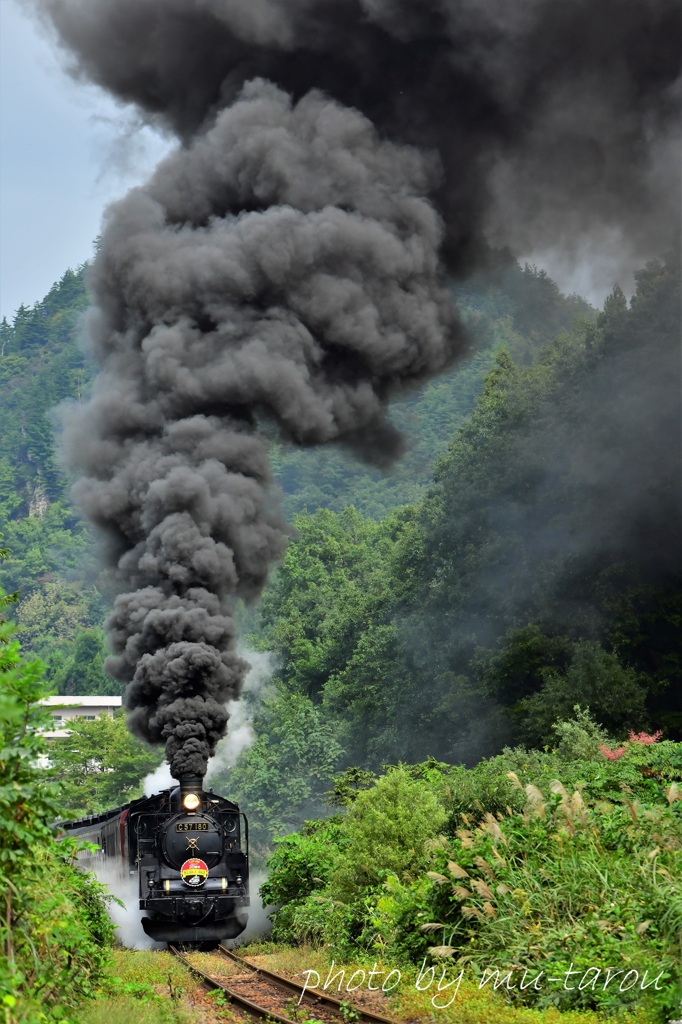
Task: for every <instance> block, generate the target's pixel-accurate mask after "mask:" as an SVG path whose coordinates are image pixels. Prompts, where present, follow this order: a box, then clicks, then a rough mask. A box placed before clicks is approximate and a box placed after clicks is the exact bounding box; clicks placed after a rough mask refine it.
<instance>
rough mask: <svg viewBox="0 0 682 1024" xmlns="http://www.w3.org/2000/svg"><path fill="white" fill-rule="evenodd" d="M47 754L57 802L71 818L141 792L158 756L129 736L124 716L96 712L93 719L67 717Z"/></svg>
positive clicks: (92, 812)
mask: <svg viewBox="0 0 682 1024" xmlns="http://www.w3.org/2000/svg"><path fill="white" fill-rule="evenodd" d="M49 758H50V764H51V765H52V769H53V772H54V776H55V778H56V780H57V781H58V783H59V785H60V788H61V802H62V806H63V807H64V808H66V809H67V810H68V811H70V812H71V816H72V817H81V816H83V815H85V814H94V813H96V812H98V811H103V810H107V809H109V808H111V807H117V806H120V805H121V804H124V803H127V802H128V801H129V800H130V799H132V798H133V797H135V796H138V795H140V783H141V782H142V780H143V779H144V777H145V775H148V774H149V772H151V771H153V770H154V769H155V768H157V767H158V766H159V765H160V764H161V761H162V760H163V755H162V752H161V750H160V749H159V748H158V747H149V746H147V745H146V744H145V743H143V741H142V740H140V739H138V738H137V737H136V736H133V735H132V734H131V733H130V732H129V730H128V729H127V728H126V721H125V717H124V716H122V715H121V716H118V717H115V718H113V719H112V718H109V717H108V715H100V716H99V717H98V718H96V719H95V720H94V721H88V720H87V719H85V718H76V719H74V720H73V721H70V722H69V734H68V736H64V737H60V738H59V739H56V740H53V741H52V743H51V745H50V750H49Z"/></svg>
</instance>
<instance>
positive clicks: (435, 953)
mask: <svg viewBox="0 0 682 1024" xmlns="http://www.w3.org/2000/svg"><path fill="white" fill-rule="evenodd" d="M555 732H556V735H557V738H558V741H559V742H558V746H557V748H556V750H554V751H551V752H547V753H544V752H539V751H528V750H526V749H524V748H517V749H514V750H512V749H507V750H505V751H504V753H503V754H501V755H498V756H496V757H494V758H492V759H487V760H483V761H481V762H480V763H479V764H478V765H477V766H476V767H475V768H473V769H466V768H455V769H453V768H451V767H449V766H447V765H445V764H438V763H437V762H434V761H431V762H426V763H425V764H423V765H416V766H405V765H402V766H397V767H394V768H390V769H389V770H388V771H387V773H386V774H384V775H382V776H381V777H380V778H378V779H377V780H376V782H375V783H374V785H373V786H371V788H362V789H360V790H358V791H357V792H356V795H355V798H354V799H352V800H351V802H350V803H349V805H348V806H347V809H346V813H345V814H343V815H340V814H336V815H335V816H334V817H332V818H330V819H327V820H326V821H318V822H314V821H313V822H308V823H307V825H306V826H305V828H304V829H303V830H302V831H301V832H300V833H298V834H294V835H291V836H287V837H286V838H283V839H279V840H277V841H276V843H275V852H274V853H273V855H272V857H271V858H270V862H269V877H268V881H267V882H266V884H265V885H264V886H263V887H262V894H263V897H264V899H265V900H266V901H267V902H269V903H270V904H272V905H279V909H278V910H277V911H276V913H275V914H274V935H275V937H277V938H280V939H284V940H286V941H289V942H311V941H312V942H317V943H323V944H325V945H326V946H329V947H331V950H332V952H333V953H334V954H336V955H338V956H341V957H350V958H352V957H353V956H357V955H359V954H360V953H361V952H364V953H366V954H367V953H371V952H374V953H375V954H380V955H381V957H382V959H383V961H384V962H389V963H391V962H392V963H395V964H398V965H402V964H409V963H414V964H419V963H420V962H422V961H423V960H424V958H426V961H427V963H428V962H429V960H430V959H432V958H435V959H436V960H441V961H442V962H443V963H444V964H446V965H448V969H449V971H450V972H451V973H450V976H451V977H454V976H455V974H456V972H458V971H463V972H464V975H465V976H467V977H470V978H474V979H477V980H479V981H484V979H485V978H486V977H488V980H490V978H492V977H494V978H495V979H496V980H499V978H500V977H503V978H508V979H509V980H508V982H506V983H504V984H503V985H502V991H503V992H504V994H505V996H506V997H507V998H508V999H509V1000H511V1001H516V1002H522V1003H525V1004H527V1005H537V1006H549V1005H556V1006H558V1007H559V1008H561V1009H569V1008H578V1007H582V1008H593V1009H599V1010H601V1011H604V1012H619V1011H621V1010H623V1009H624V1008H625V1007H627V1006H638V1007H640V1006H644V1007H647V1008H648V1015H647V1019H649V1020H651V1021H652V1024H654V1022H655V1021H663V1020H665V1019H667V1017H669V1016H674V1015H677V1014H678V1011H679V1008H680V997H682V974H681V972H680V964H681V963H682V956H681V954H682V902H681V901H680V892H681V891H682V889H681V883H682V874H681V870H682V856H681V853H682V813H681V812H682V806H681V803H680V801H681V800H682V785H681V784H680V780H682V744H677V743H671V742H669V741H668V742H664V743H656V742H655V737H654V736H651V735H649V734H633V736H632V739H630V740H628V741H627V742H626V744H624V745H623V749H622V750H621V752H620V754H618V756H616V757H613V756H609V755H612V754H613V747H609V746H608V745H607V744H606V743H603V742H601V741H602V740H603V739H605V737H604V736H603V732H602V731H601V730H600V729H599V727H598V726H597V725H596V724H595V723H594V722H593V721H592V720H591V719H590V718H589V716H588V715H586V713H585V712H584V711H581V710H580V709H577V715H576V716H575V717H574V718H573V719H571V720H568V721H565V722H560V723H557V724H556V730H555ZM617 749H618V748H617ZM590 751H591V752H592V754H591V756H589V757H588V756H585V755H586V753H587V752H590ZM675 779H677V780H678V781H673V780H675ZM340 781H341V789H342V790H344V791H345V792H346V794H348V789H347V780H346V782H344V780H340ZM366 782H367V780H366V779H364V781H363V785H365V786H366ZM607 969H610V971H611V976H612V977H613V978H615V984H614V983H613V982H610V983H609V984H606V985H605V982H606V981H607V978H608V976H607V974H606V971H607ZM494 970H497V971H499V975H494V976H493V975H492V973H491V972H492V971H494ZM524 971H525V972H526V974H525V975H524ZM567 971H571V972H574V973H573V974H571V975H569V976H568V977H567V983H566V984H565V985H564V984H561V983H560V984H554V983H552V981H551V979H555V980H556V979H560V981H561V980H563V979H564V977H565V976H566V972H567ZM486 972H488V974H486ZM510 972H511V973H510ZM616 972H619V973H616ZM538 977H539V978H540V981H539V982H538V983H537V984H535V979H536V978H538ZM524 978H525V980H526V981H528V979H530V984H526V986H525V988H522V987H521V986H520V984H519V983H520V982H521V981H523V980H524ZM626 978H627V982H626V983H625V984H623V983H624V981H625V979H626ZM543 979H544V980H543ZM484 983H485V981H484ZM491 987H492V986H491ZM495 987H498V986H495Z"/></svg>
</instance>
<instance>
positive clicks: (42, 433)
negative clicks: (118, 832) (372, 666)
mask: <svg viewBox="0 0 682 1024" xmlns="http://www.w3.org/2000/svg"><path fill="white" fill-rule="evenodd" d="M458 299H459V302H460V305H461V307H462V310H463V313H464V316H465V317H466V319H467V321H468V323H469V324H470V328H471V336H472V344H471V356H470V358H469V360H468V361H467V362H466V363H464V364H462V365H461V366H458V367H456V368H455V369H454V370H452V371H451V372H450V373H449V374H447V375H445V376H443V377H441V378H440V379H439V380H436V381H434V382H432V383H431V384H429V385H427V386H426V387H424V388H423V389H422V391H421V392H420V393H419V394H416V395H409V396H405V398H403V399H402V400H399V401H397V402H396V403H395V405H394V410H393V418H394V420H395V422H396V424H397V425H398V426H399V427H400V429H401V430H403V431H404V433H405V436H406V441H407V453H406V455H405V457H404V459H402V460H401V461H400V462H399V463H398V465H397V466H396V467H395V468H394V469H393V471H392V472H390V473H388V474H386V473H383V472H382V471H380V470H378V469H372V468H368V467H366V466H364V465H361V464H360V463H358V462H357V460H355V459H353V458H351V457H350V456H348V455H346V454H344V453H343V451H341V450H338V449H328V448H325V449H319V450H305V451H300V450H296V449H293V448H288V447H285V446H283V445H281V444H275V443H273V446H272V453H271V457H272V464H273V468H274V472H275V475H276V478H277V482H278V484H279V486H280V487H281V490H282V503H283V507H284V511H285V513H286V514H287V516H288V517H290V518H291V517H292V516H293V515H294V514H295V513H297V512H299V511H307V512H314V511H315V510H316V509H317V508H330V509H334V510H335V511H341V510H343V509H344V508H345V507H347V506H348V505H351V504H352V505H354V506H355V507H356V508H357V509H358V510H359V511H361V512H362V513H363V514H364V515H368V516H370V517H372V518H375V519H380V518H381V517H382V516H384V515H386V513H387V512H389V511H390V510H391V509H393V508H395V507H398V506H401V505H404V504H406V503H409V502H416V501H419V500H420V498H421V496H422V494H423V493H424V491H425V489H426V487H427V486H428V484H429V483H430V481H431V476H432V471H433V465H434V463H435V460H436V458H437V456H438V455H439V454H441V453H442V452H444V451H445V449H446V447H447V443H448V441H449V439H450V437H451V436H452V434H453V431H454V430H455V429H456V428H457V426H458V425H459V424H460V423H461V422H462V421H463V419H464V418H465V417H466V416H467V415H468V413H469V412H470V410H471V409H472V407H473V404H474V401H475V397H476V395H477V394H478V393H479V391H480V390H481V388H482V386H483V380H484V378H485V375H486V373H487V372H488V370H489V369H490V367H491V366H492V364H493V361H494V358H495V352H496V351H498V350H500V349H501V348H502V347H505V348H506V349H508V350H509V351H510V352H513V353H514V356H515V358H517V359H519V360H520V361H522V362H525V361H528V360H529V359H530V358H531V357H532V354H533V352H535V351H537V350H539V349H541V348H542V347H543V346H544V345H547V344H548V343H549V342H550V341H551V338H552V337H553V335H554V334H555V333H556V332H557V331H558V330H560V329H562V328H568V327H570V326H571V325H572V323H573V322H574V320H575V318H576V316H578V315H582V316H589V315H591V312H592V311H591V310H590V308H589V306H588V305H587V304H586V303H585V302H584V301H583V300H581V299H579V298H577V297H575V296H572V297H570V298H566V297H565V296H563V295H561V293H560V292H559V290H558V288H557V287H556V285H555V284H554V282H553V281H551V279H550V278H549V277H547V275H546V274H545V273H544V272H543V271H538V270H537V269H536V268H534V267H528V266H526V267H525V268H524V269H523V270H522V269H521V268H520V267H518V265H517V264H516V263H515V262H514V261H512V260H510V259H509V258H508V257H506V256H505V257H500V260H499V266H498V267H497V268H496V269H495V270H494V272H491V274H490V275H488V276H487V277H486V278H485V279H484V280H483V279H481V280H480V281H474V282H470V283H469V284H468V285H467V287H466V288H464V287H460V288H459V289H458ZM86 307H87V295H86V290H85V268H84V267H81V268H80V269H79V270H78V271H75V272H74V271H67V272H66V274H65V275H64V277H63V278H62V280H61V281H60V282H59V283H58V284H56V285H54V287H53V288H52V289H51V291H50V293H49V294H48V295H47V296H46V297H45V299H44V300H43V301H42V302H39V303H37V304H36V305H35V306H34V307H33V308H31V309H27V308H24V307H22V308H21V309H20V310H19V311H18V312H17V314H16V316H15V318H14V321H13V323H12V324H8V323H7V322H6V321H3V323H2V325H0V381H1V382H2V389H1V391H0V534H2V535H3V536H4V543H5V545H6V546H7V548H8V549H9V551H10V557H9V558H8V560H7V562H6V563H5V564H4V565H3V567H2V578H1V581H0V582H2V585H3V586H4V587H5V589H7V590H9V591H14V590H18V591H19V592H20V597H21V601H20V604H19V607H18V610H17V622H18V624H19V626H20V638H21V641H22V643H23V644H24V646H25V648H26V649H27V650H29V651H30V652H31V653H35V654H39V655H40V656H41V657H42V658H43V659H44V660H45V662H46V664H47V671H48V681H49V683H50V684H51V685H52V686H53V687H54V688H55V689H56V690H57V691H58V692H60V693H75V692H89V693H100V692H103V693H106V692H114V693H116V692H120V690H119V686H118V684H117V683H115V682H114V681H113V680H111V679H109V678H108V677H107V676H106V675H105V674H104V672H103V668H102V666H103V662H104V658H105V656H106V649H105V642H104V634H103V630H102V623H103V621H104V619H105V617H106V613H107V608H108V606H109V598H110V595H109V594H108V592H107V580H106V577H105V576H104V574H102V572H101V571H100V570H99V568H98V564H97V557H96V550H95V546H94V542H93V539H92V537H91V535H90V533H89V530H88V528H87V526H86V525H85V524H84V523H83V521H82V519H81V518H80V516H79V515H78V513H77V511H76V510H75V509H74V508H73V506H72V505H71V504H70V502H69V499H68V491H69V483H68V481H67V479H66V477H65V474H64V472H63V471H62V469H61V467H60V460H59V445H58V432H59V415H58V406H59V404H60V403H62V402H64V401H65V400H66V401H73V402H79V401H81V400H82V399H83V398H84V396H85V395H86V394H87V391H88V388H89V387H90V384H91V381H92V369H91V367H90V366H89V365H88V362H87V360H86V358H85V357H84V354H83V349H84V347H85V346H82V345H81V338H82V333H83V330H84V328H83V324H82V315H83V313H84V311H85V309H86Z"/></svg>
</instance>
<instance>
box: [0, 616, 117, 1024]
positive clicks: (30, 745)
mask: <svg viewBox="0 0 682 1024" xmlns="http://www.w3.org/2000/svg"><path fill="white" fill-rule="evenodd" d="M44 692H45V690H44V687H43V684H42V682H41V666H40V665H39V664H38V663H36V662H29V663H25V662H22V660H21V658H20V655H19V649H18V644H17V643H16V642H15V641H12V640H11V633H10V627H9V626H8V625H7V623H0V892H2V913H0V943H1V946H2V955H1V956H0V1006H1V1007H2V1011H3V1013H4V1019H5V1020H6V1021H7V1022H8V1024H15V1022H16V1024H39V1022H41V1021H44V1022H48V1021H60V1022H68V1021H70V1020H73V1019H74V1017H73V1009H74V1007H76V1006H77V1005H78V1004H79V1003H80V1002H81V1001H82V1000H83V999H84V998H85V997H87V996H90V995H92V994H93V993H94V991H95V989H96V987H97V984H98V981H99V979H100V978H101V977H102V974H103V971H104V968H105V965H106V962H107V957H108V953H107V946H108V945H110V944H111V942H112V941H113V934H114V932H113V927H112V925H111V923H110V922H109V919H108V918H107V915H106V912H105V899H104V897H103V890H102V888H101V887H100V886H99V884H98V883H97V882H95V881H94V879H93V878H92V876H86V875H84V874H81V873H80V872H78V871H76V870H75V868H74V867H73V861H72V857H73V854H74V846H73V844H72V843H69V842H68V841H65V842H63V843H57V841H56V839H55V832H54V828H53V822H54V820H55V818H56V817H57V816H58V804H57V800H58V791H57V789H56V787H55V786H54V784H53V783H52V782H51V780H50V779H49V777H46V771H45V769H44V768H41V767H40V766H39V762H40V760H41V758H43V757H44V756H45V753H46V744H45V741H44V740H43V739H42V737H41V735H40V732H39V729H40V728H41V727H44V726H46V725H47V724H48V723H49V719H48V718H47V716H46V715H45V714H44V712H43V711H42V710H41V709H40V707H39V706H38V705H37V704H36V701H38V700H39V699H40V698H41V697H42V696H43V694H44Z"/></svg>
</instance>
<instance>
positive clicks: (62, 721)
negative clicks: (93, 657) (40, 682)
mask: <svg viewBox="0 0 682 1024" xmlns="http://www.w3.org/2000/svg"><path fill="white" fill-rule="evenodd" d="M122 702H123V698H122V697H45V698H44V699H43V700H41V701H39V703H40V704H42V705H43V707H46V708H48V709H49V710H50V711H51V713H52V721H53V722H54V727H53V728H52V729H49V730H48V729H45V730H41V731H42V735H43V736H44V737H45V739H47V740H56V739H59V738H60V737H61V736H68V735H69V729H68V723H69V722H70V721H73V719H74V718H86V719H90V720H91V721H94V720H95V719H96V718H98V717H99V715H107V716H108V717H109V718H113V717H114V710H115V709H116V708H120V707H121V704H122Z"/></svg>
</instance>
